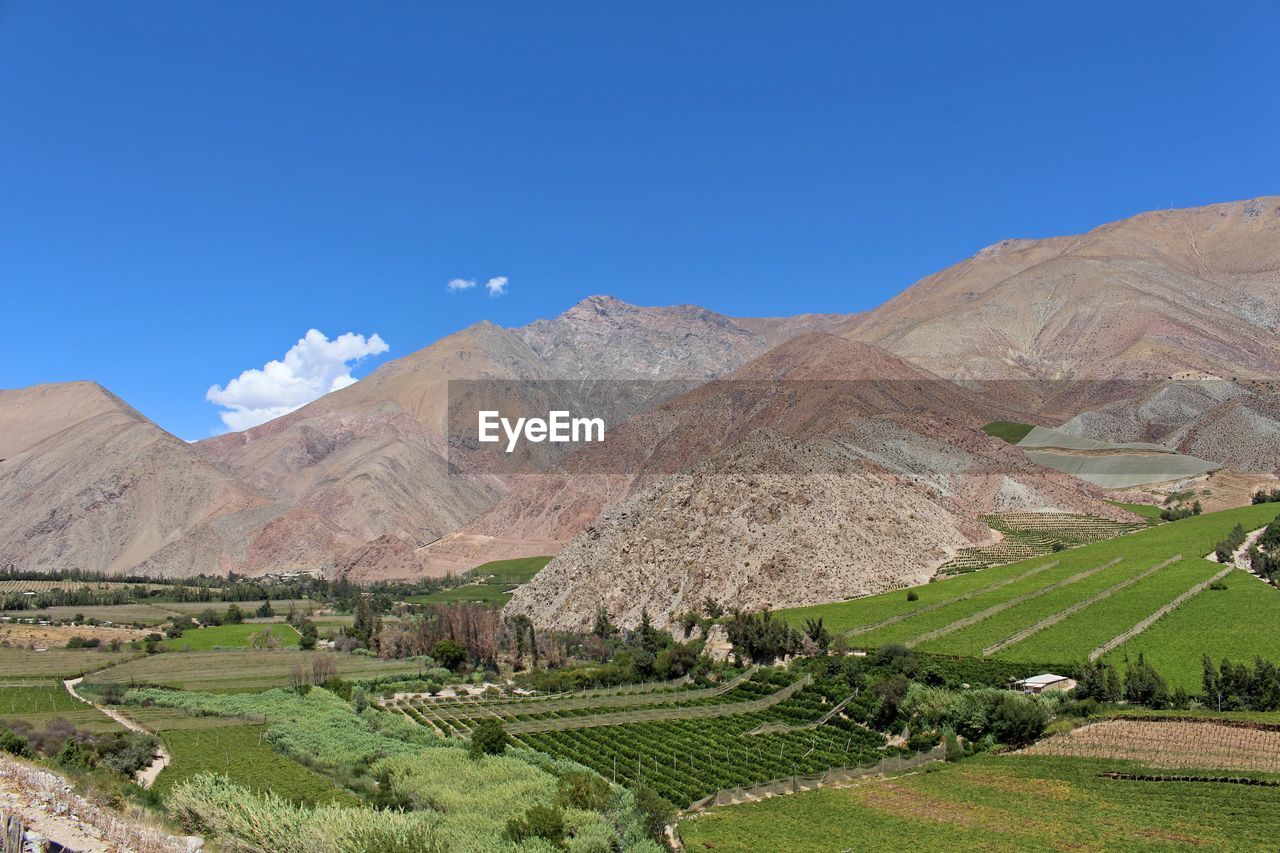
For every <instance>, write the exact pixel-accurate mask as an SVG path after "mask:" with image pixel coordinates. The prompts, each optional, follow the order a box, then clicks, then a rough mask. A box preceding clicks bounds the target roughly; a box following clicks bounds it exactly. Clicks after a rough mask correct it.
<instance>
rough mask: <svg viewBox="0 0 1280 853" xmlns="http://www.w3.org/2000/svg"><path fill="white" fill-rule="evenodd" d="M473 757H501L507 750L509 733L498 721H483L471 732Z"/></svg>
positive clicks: (470, 747)
mask: <svg viewBox="0 0 1280 853" xmlns="http://www.w3.org/2000/svg"><path fill="white" fill-rule="evenodd" d="M469 749H470V750H471V754H472V756H474V757H476V758H479V757H480V756H482V755H501V754H502V753H503V752H505V751H506V749H507V732H506V729H504V728H503V727H502V723H500V722H498V721H497V720H481V721H480V722H478V723H476V727H475V728H474V729H472V730H471V743H470V746H469Z"/></svg>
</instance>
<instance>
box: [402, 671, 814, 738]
mask: <svg viewBox="0 0 1280 853" xmlns="http://www.w3.org/2000/svg"><path fill="white" fill-rule="evenodd" d="M808 683H809V679H798V678H797V677H795V676H792V675H789V674H788V673H786V672H785V671H782V670H777V669H768V670H762V671H759V672H754V671H749V672H746V673H743V674H742V675H740V676H738V677H736V678H733V679H731V680H729V681H727V682H725V683H724V684H722V685H719V686H715V687H703V688H692V687H686V688H678V689H654V690H652V691H629V692H616V693H613V694H610V693H609V692H607V691H592V692H590V693H585V694H576V695H575V694H566V695H562V696H555V697H548V698H541V697H539V698H526V699H507V700H501V699H499V700H485V699H483V698H481V699H478V700H466V699H463V700H458V699H443V700H442V699H432V698H428V697H420V698H414V699H399V700H391V701H390V702H388V703H386V704H387V707H388V708H390V709H391V710H396V711H399V712H401V713H402V714H405V715H406V716H407V717H409V718H410V719H412V720H413V721H414V722H417V723H420V724H422V725H425V726H428V727H430V728H431V729H432V730H433V731H435V732H437V733H439V734H442V735H459V736H463V735H466V734H468V733H469V732H470V730H471V728H472V727H473V726H474V725H475V723H476V722H478V721H480V720H484V719H497V720H501V721H502V723H503V725H504V726H505V728H506V730H507V732H509V733H510V734H515V735H519V734H526V733H529V734H531V733H534V732H538V731H546V730H567V729H573V728H590V727H593V726H599V725H616V724H618V723H621V722H643V721H647V720H675V719H689V718H694V717H711V716H723V715H732V714H736V713H745V712H747V711H749V710H756V709H763V708H764V707H766V706H771V705H773V704H777V703H779V702H782V701H784V700H785V699H787V698H789V697H790V696H791V695H793V694H794V693H795V692H796V691H797V690H799V689H802V688H803V687H804V686H805V685H807V684H808Z"/></svg>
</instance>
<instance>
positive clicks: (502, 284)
mask: <svg viewBox="0 0 1280 853" xmlns="http://www.w3.org/2000/svg"><path fill="white" fill-rule="evenodd" d="M484 286H485V287H487V288H488V289H489V295H490V296H501V295H502V294H504V293H506V292H507V277H506V276H505V275H499V276H494V277H493V278H491V279H489V280H488V281H486V282H485V283H484Z"/></svg>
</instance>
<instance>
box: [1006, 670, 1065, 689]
mask: <svg viewBox="0 0 1280 853" xmlns="http://www.w3.org/2000/svg"><path fill="white" fill-rule="evenodd" d="M1013 688H1014V689H1015V690H1021V691H1022V692H1023V693H1033V694H1034V693H1043V692H1044V691H1046V690H1061V691H1062V692H1063V693H1066V692H1067V691H1068V690H1075V689H1076V680H1075V679H1074V678H1067V677H1066V676H1065V675H1054V674H1053V673H1052V672H1045V673H1041V674H1040V675H1033V676H1031V677H1030V678H1025V679H1023V680H1022V681H1015V682H1013Z"/></svg>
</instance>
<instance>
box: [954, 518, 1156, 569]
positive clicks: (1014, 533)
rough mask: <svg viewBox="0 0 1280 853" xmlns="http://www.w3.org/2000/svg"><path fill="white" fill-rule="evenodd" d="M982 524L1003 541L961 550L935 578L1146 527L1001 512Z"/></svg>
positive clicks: (1109, 521) (1126, 523)
mask: <svg viewBox="0 0 1280 853" xmlns="http://www.w3.org/2000/svg"><path fill="white" fill-rule="evenodd" d="M982 521H983V523H984V524H986V525H987V526H988V527H990V528H991V529H992V530H995V531H998V532H999V533H1001V534H1002V535H1003V537H1004V538H1002V539H1001V540H1000V541H999V542H996V543H995V544H992V545H981V546H977V547H972V548H961V549H960V550H959V551H958V552H957V553H956V556H955V557H954V558H953V559H952V560H950V561H949V562H947V563H946V564H945V565H943V566H941V567H940V568H939V569H938V573H939V574H943V575H951V574H963V573H965V572H971V571H974V570H975V569H981V568H985V567H987V566H997V565H1001V564H1004V563H1012V562H1016V561H1018V560H1025V559H1028V558H1030V557H1038V556H1042V555H1046V554H1052V553H1054V552H1055V551H1057V550H1061V549H1062V548H1069V547H1072V546H1075V545H1087V544H1089V543H1090V542H1100V541H1102V540H1104V539H1111V538H1112V537H1115V536H1122V535H1124V534H1125V533H1131V532H1133V531H1134V530H1138V529H1141V528H1142V527H1143V526H1145V524H1146V522H1122V521H1112V520H1110V519H1107V518H1099V517H1098V516H1093V515H1073V514H1071V513H1065V512H1005V513H999V514H997V515H984V516H982Z"/></svg>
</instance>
